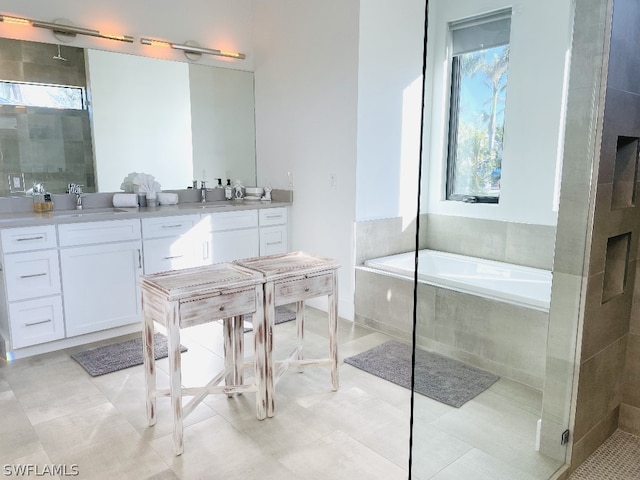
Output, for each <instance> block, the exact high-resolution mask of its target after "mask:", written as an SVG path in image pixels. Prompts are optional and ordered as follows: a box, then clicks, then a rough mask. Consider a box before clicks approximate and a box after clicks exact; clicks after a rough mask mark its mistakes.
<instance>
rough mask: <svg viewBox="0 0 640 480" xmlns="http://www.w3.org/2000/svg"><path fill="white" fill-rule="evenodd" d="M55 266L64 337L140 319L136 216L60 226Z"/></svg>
mask: <svg viewBox="0 0 640 480" xmlns="http://www.w3.org/2000/svg"><path fill="white" fill-rule="evenodd" d="M58 233H59V236H60V266H61V272H62V290H63V295H64V312H65V325H66V332H67V337H73V336H76V335H83V334H86V333H91V332H97V331H99V330H105V329H109V328H114V327H119V326H122V325H127V324H131V323H136V322H139V321H140V292H139V287H138V277H139V276H140V275H142V272H143V267H142V241H141V232H140V220H138V219H127V220H111V221H104V222H86V223H74V224H63V225H59V226H58Z"/></svg>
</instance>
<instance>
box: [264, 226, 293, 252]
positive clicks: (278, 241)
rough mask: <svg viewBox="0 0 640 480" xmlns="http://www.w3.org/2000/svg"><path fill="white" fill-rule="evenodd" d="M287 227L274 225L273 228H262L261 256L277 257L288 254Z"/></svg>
mask: <svg viewBox="0 0 640 480" xmlns="http://www.w3.org/2000/svg"><path fill="white" fill-rule="evenodd" d="M287 243H288V242H287V226H286V225H274V226H272V227H262V228H260V256H261V257H264V256H265V255H276V254H278V253H286V252H287V251H288V247H287Z"/></svg>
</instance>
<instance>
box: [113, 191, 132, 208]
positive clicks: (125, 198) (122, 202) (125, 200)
mask: <svg viewBox="0 0 640 480" xmlns="http://www.w3.org/2000/svg"><path fill="white" fill-rule="evenodd" d="M113 206H114V207H120V208H122V207H137V206H138V195H136V194H135V193H116V194H115V195H114V196H113Z"/></svg>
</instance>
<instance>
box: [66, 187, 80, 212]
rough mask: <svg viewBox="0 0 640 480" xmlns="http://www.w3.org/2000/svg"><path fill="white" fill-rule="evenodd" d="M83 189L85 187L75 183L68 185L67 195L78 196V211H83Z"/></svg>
mask: <svg viewBox="0 0 640 480" xmlns="http://www.w3.org/2000/svg"><path fill="white" fill-rule="evenodd" d="M82 187H83V185H76V184H75V183H70V184H69V185H67V193H68V194H69V195H75V196H76V210H82Z"/></svg>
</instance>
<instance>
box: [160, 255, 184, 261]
mask: <svg viewBox="0 0 640 480" xmlns="http://www.w3.org/2000/svg"><path fill="white" fill-rule="evenodd" d="M182 257H184V255H174V256H172V257H164V259H165V260H173V259H174V258H182Z"/></svg>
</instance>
